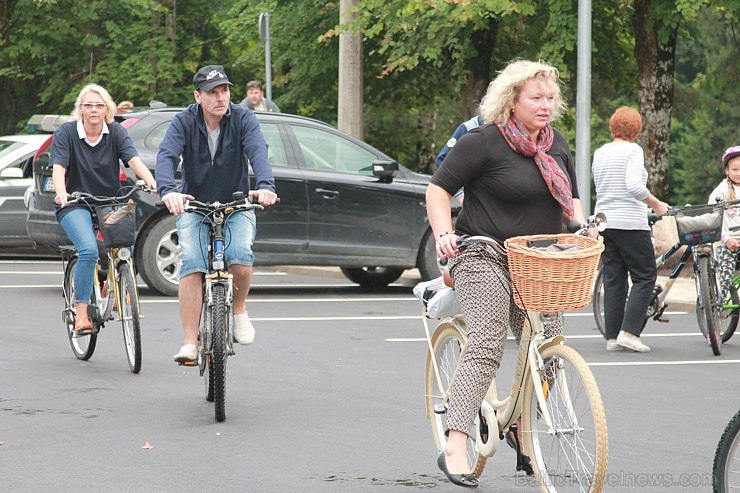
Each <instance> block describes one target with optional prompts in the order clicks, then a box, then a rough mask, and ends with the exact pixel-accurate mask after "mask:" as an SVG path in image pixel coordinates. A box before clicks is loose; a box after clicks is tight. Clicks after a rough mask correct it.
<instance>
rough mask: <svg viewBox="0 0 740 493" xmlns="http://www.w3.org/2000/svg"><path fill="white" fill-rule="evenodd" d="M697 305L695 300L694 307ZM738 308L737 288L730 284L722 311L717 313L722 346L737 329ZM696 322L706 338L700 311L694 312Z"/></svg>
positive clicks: (697, 302) (739, 302) (704, 325)
mask: <svg viewBox="0 0 740 493" xmlns="http://www.w3.org/2000/svg"><path fill="white" fill-rule="evenodd" d="M699 305H700V303H699V300H698V299H697V301H696V306H699ZM738 306H740V297H738V293H737V286H735V285H734V284H730V288H729V292H728V293H727V298H726V299H725V301H724V303H723V304H722V311H720V312H719V335H720V337H721V338H722V343H723V344H724V343H725V342H727V341H729V340H730V338H732V335H733V334H734V333H735V330H736V329H737V323H738V319H740V313H739V312H738ZM696 321H697V323H698V324H699V328H700V329H701V333H702V334H704V337H707V336H708V335H709V334H708V332H707V322H706V321H705V320H704V314H703V313H702V311H701V310H696ZM708 340H709V339H708V338H707V341H708Z"/></svg>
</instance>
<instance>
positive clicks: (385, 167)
mask: <svg viewBox="0 0 740 493" xmlns="http://www.w3.org/2000/svg"><path fill="white" fill-rule="evenodd" d="M397 173H398V163H397V162H395V161H385V160H382V159H378V160H375V161H373V176H376V177H378V178H379V179H380V181H382V182H384V183H390V182H392V181H393V178H394V177H395V176H396V174H397Z"/></svg>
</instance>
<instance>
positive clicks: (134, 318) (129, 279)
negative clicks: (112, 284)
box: [111, 262, 141, 373]
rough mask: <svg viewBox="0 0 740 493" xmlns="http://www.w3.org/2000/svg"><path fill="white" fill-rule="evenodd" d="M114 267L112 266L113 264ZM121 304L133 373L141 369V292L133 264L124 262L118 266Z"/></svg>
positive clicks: (127, 354)
mask: <svg viewBox="0 0 740 493" xmlns="http://www.w3.org/2000/svg"><path fill="white" fill-rule="evenodd" d="M111 268H112V266H111ZM118 274H119V283H118V285H119V289H120V290H121V305H122V306H119V307H118V312H119V313H118V315H119V317H120V318H121V325H122V326H123V342H124V343H125V344H126V358H127V359H128V366H129V368H130V369H131V372H132V373H139V371H141V319H140V316H139V293H138V291H137V290H136V284H134V274H133V272H132V269H131V265H129V264H128V263H126V262H123V263H122V264H121V266H120V267H119V268H118Z"/></svg>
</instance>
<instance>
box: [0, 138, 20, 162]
mask: <svg viewBox="0 0 740 493" xmlns="http://www.w3.org/2000/svg"><path fill="white" fill-rule="evenodd" d="M21 147H23V143H22V142H15V141H13V140H0V158H3V157H5V156H6V155H8V154H10V153H11V152H13V151H15V150H16V149H20V148H21Z"/></svg>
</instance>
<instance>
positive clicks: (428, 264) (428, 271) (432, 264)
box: [416, 229, 444, 281]
mask: <svg viewBox="0 0 740 493" xmlns="http://www.w3.org/2000/svg"><path fill="white" fill-rule="evenodd" d="M416 267H417V268H418V269H419V273H420V274H421V280H422V281H430V280H432V279H436V278H438V277H439V276H441V275H442V274H443V272H444V267H442V266H441V265H440V263H439V260H437V246H436V244H435V241H434V234H433V233H432V230H431V229H430V230H429V231H427V233H426V234H425V235H424V239H423V240H422V242H421V247H420V248H419V256H418V260H417V261H416Z"/></svg>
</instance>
